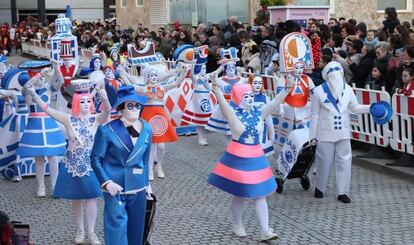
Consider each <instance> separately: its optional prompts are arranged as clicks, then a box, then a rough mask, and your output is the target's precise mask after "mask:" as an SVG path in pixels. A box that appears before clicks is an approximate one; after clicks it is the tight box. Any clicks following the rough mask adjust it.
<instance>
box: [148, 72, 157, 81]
mask: <svg viewBox="0 0 414 245" xmlns="http://www.w3.org/2000/svg"><path fill="white" fill-rule="evenodd" d="M148 82H149V83H152V84H156V83H158V73H157V72H156V71H150V73H149V74H148Z"/></svg>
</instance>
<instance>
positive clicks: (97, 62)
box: [93, 59, 101, 71]
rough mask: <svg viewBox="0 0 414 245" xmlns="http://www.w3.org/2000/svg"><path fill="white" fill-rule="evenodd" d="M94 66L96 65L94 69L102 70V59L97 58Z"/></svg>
mask: <svg viewBox="0 0 414 245" xmlns="http://www.w3.org/2000/svg"><path fill="white" fill-rule="evenodd" d="M93 66H94V70H95V71H97V70H100V69H101V60H100V59H96V60H95V61H94V62H93Z"/></svg>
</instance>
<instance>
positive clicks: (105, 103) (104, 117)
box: [97, 89, 111, 124]
mask: <svg viewBox="0 0 414 245" xmlns="http://www.w3.org/2000/svg"><path fill="white" fill-rule="evenodd" d="M98 95H99V98H100V99H101V101H102V108H101V110H102V112H101V113H99V114H98V116H97V121H98V123H99V124H103V123H106V122H107V121H108V118H109V113H110V111H111V104H110V103H109V99H108V95H107V94H106V91H105V90H104V89H99V90H98Z"/></svg>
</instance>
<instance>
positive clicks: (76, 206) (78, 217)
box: [72, 200, 83, 231]
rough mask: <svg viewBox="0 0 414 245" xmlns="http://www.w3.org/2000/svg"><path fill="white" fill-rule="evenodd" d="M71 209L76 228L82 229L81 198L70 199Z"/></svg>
mask: <svg viewBox="0 0 414 245" xmlns="http://www.w3.org/2000/svg"><path fill="white" fill-rule="evenodd" d="M72 211H73V217H74V219H75V225H76V230H82V231H83V208H82V200H72Z"/></svg>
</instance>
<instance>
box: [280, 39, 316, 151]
mask: <svg viewBox="0 0 414 245" xmlns="http://www.w3.org/2000/svg"><path fill="white" fill-rule="evenodd" d="M280 53H281V55H280V56H279V59H280V60H279V64H280V70H281V72H283V73H285V74H286V73H288V76H287V78H286V80H288V79H292V80H294V82H295V84H294V87H293V89H292V91H291V92H290V94H289V95H288V96H287V97H286V99H285V101H284V104H283V110H282V111H283V113H282V114H281V116H280V117H277V118H275V120H274V124H275V129H276V130H275V131H276V132H275V136H276V142H277V151H276V152H277V154H278V153H279V152H280V149H281V148H282V147H283V145H284V144H285V143H286V141H287V138H288V137H289V134H290V132H291V131H292V130H295V129H300V128H309V126H310V94H311V91H312V89H313V88H314V87H315V85H314V84H313V81H312V79H311V78H310V77H309V76H307V75H305V74H304V72H305V70H311V69H313V67H314V64H313V56H312V51H311V42H310V40H309V39H308V38H307V37H306V36H305V35H304V34H302V33H291V34H289V35H287V36H285V37H284V38H283V39H282V41H281V43H280ZM277 81H279V82H282V83H283V82H285V80H283V79H279V80H277ZM276 86H277V89H278V90H280V89H283V88H284V84H277V85H276Z"/></svg>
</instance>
